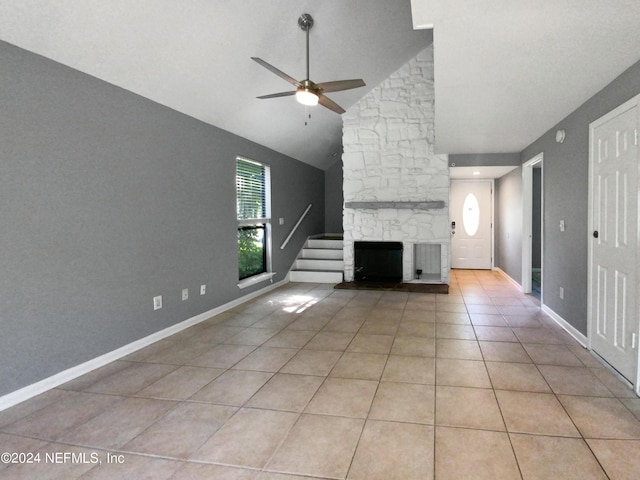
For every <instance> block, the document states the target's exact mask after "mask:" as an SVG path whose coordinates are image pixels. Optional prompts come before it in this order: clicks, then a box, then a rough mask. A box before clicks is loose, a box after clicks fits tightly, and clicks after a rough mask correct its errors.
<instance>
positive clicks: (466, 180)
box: [449, 178, 496, 271]
mask: <svg viewBox="0 0 640 480" xmlns="http://www.w3.org/2000/svg"><path fill="white" fill-rule="evenodd" d="M454 182H456V183H489V184H491V198H490V200H489V203H490V204H491V208H490V212H491V213H490V215H491V233H490V236H491V267H490V268H489V270H492V271H493V270H495V268H496V265H495V262H496V252H495V228H494V226H495V211H494V210H495V203H496V200H495V189H496V180H495V178H452V179H451V180H450V182H449V205H451V184H452V183H454ZM451 222H452V220H451V209H449V231H451ZM451 241H452V242H453V239H451ZM450 250H451V252H450V259H449V264H451V257H452V256H453V246H452V247H451V249H450Z"/></svg>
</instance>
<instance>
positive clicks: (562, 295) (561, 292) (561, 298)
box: [560, 287, 564, 300]
mask: <svg viewBox="0 0 640 480" xmlns="http://www.w3.org/2000/svg"><path fill="white" fill-rule="evenodd" d="M560 300H564V288H562V287H560Z"/></svg>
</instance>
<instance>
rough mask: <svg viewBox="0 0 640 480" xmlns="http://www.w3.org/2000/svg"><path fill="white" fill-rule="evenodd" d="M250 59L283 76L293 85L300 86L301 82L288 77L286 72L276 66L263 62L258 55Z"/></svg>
mask: <svg viewBox="0 0 640 480" xmlns="http://www.w3.org/2000/svg"><path fill="white" fill-rule="evenodd" d="M251 60H253V61H255V62H257V63H259V64H260V65H262V66H263V67H264V68H266V69H267V70H269V71H270V72H273V73H275V74H276V75H278V76H279V77H280V78H284V79H285V80H286V81H287V82H289V83H290V84H291V85H295V86H296V87H300V86H301V84H300V82H299V81H298V80H296V79H295V78H293V77H290V76H289V75H287V74H286V73H284V72H283V71H282V70H278V69H277V68H276V67H274V66H273V65H271V64H269V63H267V62H265V61H264V60H262V59H261V58H258V57H251Z"/></svg>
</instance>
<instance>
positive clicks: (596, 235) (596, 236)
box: [593, 230, 598, 238]
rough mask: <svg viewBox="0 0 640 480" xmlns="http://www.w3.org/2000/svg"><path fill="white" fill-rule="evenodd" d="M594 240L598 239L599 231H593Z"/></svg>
mask: <svg viewBox="0 0 640 480" xmlns="http://www.w3.org/2000/svg"><path fill="white" fill-rule="evenodd" d="M593 238H598V230H594V231H593Z"/></svg>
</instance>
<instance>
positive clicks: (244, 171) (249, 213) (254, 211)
mask: <svg viewBox="0 0 640 480" xmlns="http://www.w3.org/2000/svg"><path fill="white" fill-rule="evenodd" d="M266 178H267V175H266V167H265V166H264V165H262V164H260V163H257V162H252V161H251V160H246V159H244V158H238V159H237V167H236V192H237V196H238V205H237V210H238V211H237V213H238V220H253V219H263V218H266V217H267V198H266V190H267V189H266Z"/></svg>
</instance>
